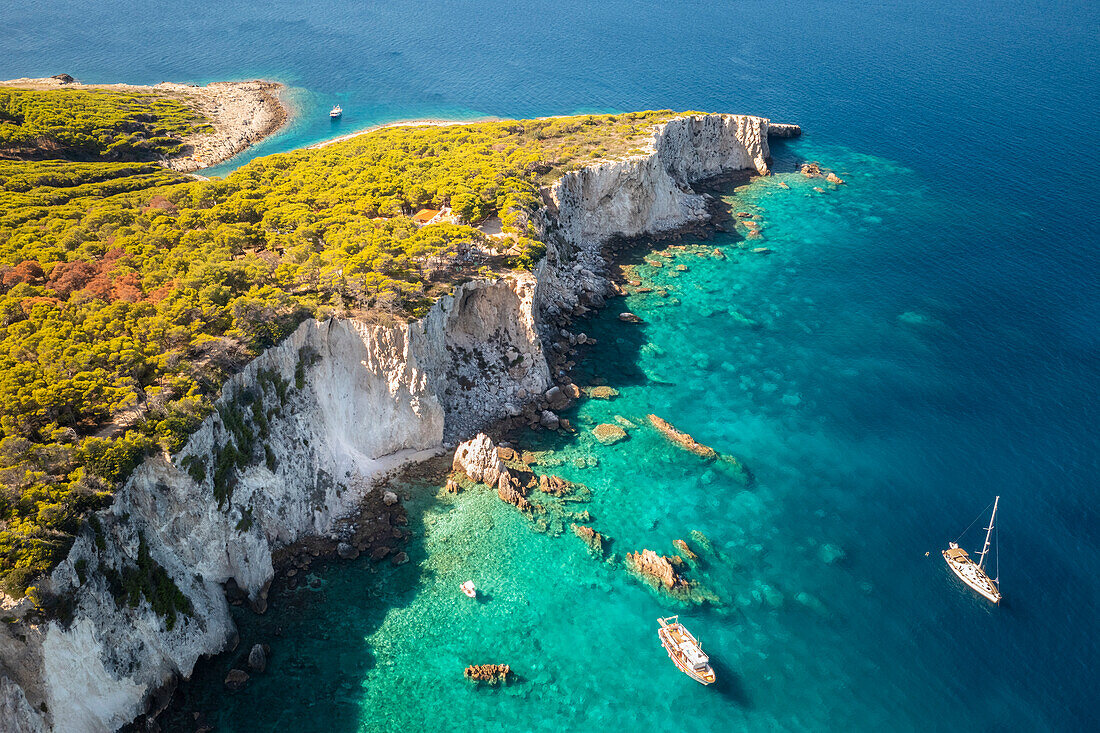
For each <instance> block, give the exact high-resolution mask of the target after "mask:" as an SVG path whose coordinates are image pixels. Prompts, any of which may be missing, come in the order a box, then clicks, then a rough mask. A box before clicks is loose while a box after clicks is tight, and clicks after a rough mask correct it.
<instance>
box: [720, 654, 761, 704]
mask: <svg viewBox="0 0 1100 733" xmlns="http://www.w3.org/2000/svg"><path fill="white" fill-rule="evenodd" d="M710 663H711V666H713V667H714V674H715V675H716V676H717V679H716V680H715V681H714V685H713V686H712V689H713V690H714V691H715V692H717V693H719V694H720V695H722V697H724V698H726V699H727V700H729V701H731V702H733V703H734V704H736V705H737V706H738V707H740V708H743V709H745V710H751V709H752V698H750V697H749V693H748V690H746V689H745V685H744V684H743V682H742V680H741V676H740V675H738V674H737V673H736V672H734V671H733V670H732V669H730V668H729V667H728V666H727V665H726V664H724V663H723V662H722V661H721V660H719V659H715V658H714V657H711V660H710Z"/></svg>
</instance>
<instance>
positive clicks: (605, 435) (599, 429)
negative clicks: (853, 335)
mask: <svg viewBox="0 0 1100 733" xmlns="http://www.w3.org/2000/svg"><path fill="white" fill-rule="evenodd" d="M592 434H593V435H595V436H596V440H598V441H600V442H601V443H603V444H604V445H614V444H615V443H618V442H619V441H622V440H626V431H625V430H623V429H622V428H620V427H619V426H618V425H612V424H611V423H601V424H600V425H597V426H596V427H594V428H593V429H592Z"/></svg>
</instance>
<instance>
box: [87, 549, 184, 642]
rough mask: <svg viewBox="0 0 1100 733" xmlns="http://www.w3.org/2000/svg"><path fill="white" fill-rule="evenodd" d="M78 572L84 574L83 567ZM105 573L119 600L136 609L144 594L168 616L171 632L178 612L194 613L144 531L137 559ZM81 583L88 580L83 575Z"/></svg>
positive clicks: (113, 593)
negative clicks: (152, 550)
mask: <svg viewBox="0 0 1100 733" xmlns="http://www.w3.org/2000/svg"><path fill="white" fill-rule="evenodd" d="M77 573H78V574H79V573H80V569H79V568H77ZM103 574H104V576H106V578H107V584H108V586H110V589H111V595H112V596H113V597H114V599H115V601H116V603H125V604H126V605H127V606H129V607H130V608H136V607H137V606H138V604H139V603H141V599H142V597H144V598H145V600H147V601H148V602H149V605H150V606H152V607H153V611H155V612H156V613H157V614H158V615H160V616H163V617H164V625H165V627H166V628H167V629H168V630H169V631H171V630H172V629H173V628H174V627H175V625H176V618H177V615H178V614H180V613H184V614H189V613H191V602H190V601H189V600H187V596H185V595H184V594H183V591H181V590H180V589H179V587H178V586H177V585H176V584H175V583H174V582H172V578H171V576H169V575H168V571H166V570H165V569H164V568H162V567H161V566H160V563H158V562H157V561H156V560H154V559H153V558H152V557H151V556H150V555H149V545H148V543H147V542H146V541H145V535H143V534H142V533H140V532H138V556H137V562H136V563H135V564H134V565H127V566H124V567H123V568H122V569H121V571H116V570H111V569H104V572H103ZM81 582H84V581H83V578H81Z"/></svg>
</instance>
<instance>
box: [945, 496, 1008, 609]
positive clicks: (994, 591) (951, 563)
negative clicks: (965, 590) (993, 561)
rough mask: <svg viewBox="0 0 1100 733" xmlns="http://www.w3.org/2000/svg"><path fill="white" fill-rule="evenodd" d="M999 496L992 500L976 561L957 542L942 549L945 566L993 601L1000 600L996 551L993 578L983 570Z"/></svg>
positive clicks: (999, 499) (997, 601) (998, 563)
mask: <svg viewBox="0 0 1100 733" xmlns="http://www.w3.org/2000/svg"><path fill="white" fill-rule="evenodd" d="M1000 501H1001V497H999V496H998V497H997V498H996V499H994V500H993V514H992V515H991V516H990V517H989V526H988V527H986V528H985V544H984V545H982V554H981V556H980V557H979V558H978V562H974V561H973V560H972V559H971V558H970V555H968V554H967V552H966V550H964V549H962V548H961V547H959V543H958V542H952V543H950V544H949V545H948V549H946V550H944V551H943V559H944V560H946V561H947V566H948V567H949V568H951V570H953V571H954V572H955V575H957V576H959V579H960V580H962V582H964V583H966V584H967V585H969V586H970V587H971V588H973V589H974V590H976V591H978V593H980V594H982V596H984V597H985V598H986V599H988V600H990V601H992V602H993V603H1000V602H1001V591H1000V589H999V588H998V587H997V583H998V581H999V580H1000V567H999V566H1000V563H1001V558H1000V554H999V553H998V556H997V565H998V568H997V573H996V576H997V577H994V578H990V577H989V574H988V573H986V571H985V557H986V555H987V554H988V553H989V537H990V535H992V534H993V520H995V519H996V518H997V504H998V503H1000Z"/></svg>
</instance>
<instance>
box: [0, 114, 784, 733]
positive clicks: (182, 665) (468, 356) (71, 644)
mask: <svg viewBox="0 0 1100 733" xmlns="http://www.w3.org/2000/svg"><path fill="white" fill-rule="evenodd" d="M768 126H769V122H768V120H766V119H763V118H754V117H743V116H735V115H692V116H686V117H681V118H676V119H673V120H672V121H670V122H668V123H666V124H664V125H661V126H659V127H658V128H657V129H656V131H655V133H654V139H653V143H652V144H651V146H650V148H649V149H648V150H646V151H643V153H641V154H638V155H633V156H630V157H628V158H626V159H624V160H620V161H613V162H600V163H598V164H596V165H594V166H591V167H589V168H584V169H581V170H578V171H573V172H570V173H567V174H566V175H565V176H563V178H562V179H560V180H558V181H557V182H556V183H555V184H554V185H553V187H552V188H551V189H550V190H549V191H547V192H546V198H547V199H549V201H550V202H551V205H550V206H548V207H547V209H546V211H544V212H543V214H542V218H541V220H540V221H539V222H538V225H539V227H540V228H541V230H542V232H543V239H544V241H546V243H547V254H546V257H545V258H544V259H543V260H542V261H541V262H540V263H539V265H538V267H537V268H536V270H535V272H534V273H530V274H528V273H507V274H504V275H503V276H501V277H498V278H497V279H493V280H488V281H475V282H472V283H469V284H467V285H464V286H460V287H458V288H456V290H455V293H454V294H453V295H449V296H445V297H443V298H441V299H440V300H439V301H438V302H437V303H436V305H435V306H434V307H433V308H432V309H431V311H430V312H429V314H428V315H427V316H425V317H424V319H422V320H421V321H418V322H415V323H413V324H407V325H399V326H394V327H380V326H368V325H366V324H361V323H357V322H349V321H337V320H330V321H326V322H316V321H311V322H307V323H305V324H303V325H302V327H300V328H299V329H298V331H296V332H295V333H294V334H293V335H292V336H291V337H290V338H288V339H287V341H286V342H284V343H283V344H280V345H279V346H277V347H275V348H273V349H271V350H269V351H268V352H266V353H265V354H264V355H262V356H261V357H260V358H258V359H257V360H256V361H255V362H253V363H252V364H250V365H249V366H248V367H246V369H245V370H243V371H242V372H241V373H240V374H238V375H237V376H236V377H234V378H233V379H231V380H230V382H229V383H227V384H226V386H225V388H224V389H223V395H222V397H221V398H220V399H219V407H220V410H219V413H218V414H215V415H213V416H211V418H208V420H207V421H206V422H205V423H204V424H203V426H202V427H201V428H200V429H199V431H198V432H197V433H196V434H195V435H194V436H193V437H192V439H191V440H190V441H189V443H188V444H187V445H186V446H185V447H184V448H183V449H182V450H181V451H180V453H179V454H178V455H177V456H175V457H173V459H172V460H167V459H163V458H161V459H150V460H149V461H147V462H146V464H145V465H143V466H142V467H140V468H139V469H138V471H137V472H135V474H134V476H133V478H132V479H131V480H130V481H129V482H128V484H127V486H126V487H125V489H124V490H123V491H122V492H120V494H119V497H118V499H116V502H115V505H114V506H113V507H111V508H110V509H108V510H106V511H105V512H102V513H101V514H102V515H103V517H102V520H100V523H101V524H102V526H103V529H102V530H101V531H99V532H93V531H92V530H91V529H87V530H86V531H85V532H83V533H82V534H81V536H80V537H79V538H78V540H77V543H76V545H74V548H73V551H72V553H71V555H70V558H69V559H68V560H66V561H65V562H64V563H62V565H61V566H59V567H58V569H57V570H56V571H55V572H54V573H53V574H52V576H51V577H50V578H49V579H48V583H47V584H46V585H48V587H49V590H51V591H52V592H54V593H56V594H57V595H59V596H60V595H63V594H65V593H71V594H72V597H73V598H74V606H73V608H72V609H71V613H72V615H71V617H70V618H69V619H68V620H67V623H65V622H62V621H58V620H52V621H38V622H36V621H34V620H33V619H32V617H31V615H30V614H28V609H26V608H23V609H6V610H5V613H10V614H13V616H14V618H15V621H14V622H13V623H11V624H6V625H5V626H9V627H12V628H7V629H4V630H3V631H0V662H2V664H0V712H11V715H10V716H6V717H5V719H7V720H13V721H16V723H15V724H14V727H13V730H16V731H40V730H74V731H100V730H114V729H117V728H119V727H121V726H122V725H124V724H126V723H127V722H129V721H130V720H132V719H133V718H134V717H135V716H137V715H141V714H150V713H151V714H153V715H155V713H156V712H157V708H160V707H163V705H164V704H166V702H165V696H164V690H166V689H170V688H171V687H172V686H174V684H175V680H176V679H178V678H179V677H183V678H186V677H188V676H189V675H190V673H191V670H192V669H193V668H194V665H195V663H196V662H197V661H198V660H199V658H200V657H203V656H208V655H211V654H216V653H218V652H220V651H222V650H223V649H226V648H227V647H228V646H230V645H231V642H232V640H233V638H234V634H235V631H234V629H233V624H232V621H231V619H230V618H229V614H228V611H227V609H228V604H229V603H232V602H237V603H242V604H244V603H247V604H249V605H250V606H251V607H252V608H253V609H254V610H256V611H257V612H263V610H264V609H265V607H266V602H267V600H266V599H267V593H268V591H269V589H270V587H271V583H272V581H273V579H275V578H276V577H277V576H278V577H279V578H280V580H279V581H277V582H286V583H288V584H289V583H291V582H292V581H294V579H295V577H296V576H297V574H298V572H297V571H300V570H301V569H302V568H301V563H303V562H305V563H307V564H308V563H310V562H314V561H316V560H318V559H321V558H323V557H338V558H341V559H348V560H350V559H353V558H354V557H356V556H358V555H359V554H364V553H369V554H370V556H371V557H372V558H374V559H375V560H377V561H383V560H386V559H387V557H388V558H389V560H388V561H390V562H394V563H399V561H400V556H401V555H403V554H404V553H402V552H401V551H400V550H397V549H396V546H397V545H398V544H399V543H400V542H401V541H403V540H404V539H405V537H406V532H407V531H406V530H405V529H404V528H403V527H404V524H405V523H407V518H406V517H405V515H404V510H403V509H401V508H400V503H399V501H397V498H398V497H396V495H395V494H394V495H393V500H392V501H390V494H389V493H387V492H386V491H385V489H384V487H385V486H386V480H387V478H392V477H393V476H394V475H395V472H397V471H400V470H402V468H403V467H406V466H408V465H409V464H410V463H418V462H421V461H424V460H425V459H428V458H430V457H432V456H439V455H440V454H441V453H444V452H446V451H447V450H448V449H451V448H453V447H454V446H455V444H456V443H457V442H458V441H459V440H461V439H464V438H468V437H469V436H471V435H474V434H476V433H477V431H479V430H481V429H486V428H488V429H490V430H491V432H492V433H493V434H497V433H498V431H500V432H506V431H509V430H514V429H516V428H520V427H525V426H532V427H533V426H541V427H543V428H547V429H561V430H566V431H568V430H570V429H571V428H572V426H570V425H568V423H567V422H565V421H563V420H561V418H560V417H559V416H558V415H557V412H556V411H559V410H561V409H564V407H565V406H567V405H568V404H569V403H570V402H571V401H572V400H574V399H577V398H579V397H580V390H579V389H578V388H577V387H576V385H573V383H572V381H571V380H570V378H569V371H570V369H571V368H572V366H573V364H574V362H575V358H576V348H577V346H578V345H580V346H583V345H584V343H585V342H586V341H588V339H587V338H586V337H585V338H582V337H583V334H581V335H576V334H572V333H571V332H570V331H569V330H568V327H569V325H570V323H571V321H572V320H573V319H574V318H575V317H577V316H580V315H583V314H585V313H587V312H589V311H590V310H593V309H598V308H601V307H603V306H604V305H605V304H606V301H607V299H608V298H610V297H613V296H615V295H617V294H619V293H621V292H622V291H621V288H620V287H619V286H618V285H617V284H616V283H615V282H614V280H615V277H614V275H613V268H612V265H611V263H610V261H609V258H613V257H614V256H615V253H616V252H621V251H625V250H627V249H629V248H630V247H632V246H634V243H635V242H637V241H638V238H639V237H642V236H645V237H654V236H667V237H670V238H675V237H679V236H683V235H684V234H687V233H700V232H703V231H705V230H706V229H707V228H708V227H709V226H710V225H711V223H712V221H713V218H714V215H715V212H716V210H717V208H718V207H717V203H716V201H715V200H714V199H713V197H708V196H706V195H703V194H699V193H696V192H695V191H694V190H693V189H692V186H694V185H698V184H700V183H702V182H704V181H713V180H715V179H716V178H717V177H720V176H725V175H730V174H733V175H743V173H741V172H742V171H745V170H746V169H747V170H750V171H752V172H753V173H755V174H767V172H768V168H767V161H768V158H769V150H768V146H767V137H768ZM787 132H789V131H787ZM303 363H304V364H305V365H306V366H305V367H304V368H303V367H302V364H303ZM292 380H293V383H294V384H295V389H293V390H291V389H289V388H288V387H287V386H286V384H287V383H290V382H291V381H292ZM279 385H283V386H282V388H281V390H280V387H279ZM276 393H279V394H280V395H281V394H283V393H289V397H283V398H281V399H282V400H283V405H282V408H281V410H282V417H281V418H279V420H278V421H276V422H277V424H276V422H273V424H272V426H271V431H272V438H271V442H272V444H273V445H274V446H275V450H274V453H273V455H274V460H272V461H269V465H268V466H266V467H264V466H257V467H255V468H249V469H247V470H244V471H242V472H241V475H240V476H238V477H237V478H236V479H235V481H236V483H235V490H234V491H233V494H232V502H231V504H230V505H229V507H228V508H227V509H224V508H223V507H222V505H221V502H220V501H217V500H216V496H217V491H216V490H217V487H216V485H215V484H214V482H213V480H212V479H211V477H209V476H205V477H203V478H202V479H201V480H200V479H199V478H198V477H197V475H196V474H195V472H193V471H191V470H189V469H188V468H187V467H186V465H187V464H186V461H187V459H188V457H189V456H195V457H196V460H205V457H207V456H217V455H218V452H219V451H220V450H221V447H222V446H224V445H225V444H226V443H227V441H228V440H229V439H230V437H231V433H232V426H231V425H230V424H229V423H231V422H232V421H227V419H226V417H225V413H226V411H231V410H232V409H234V405H235V404H238V403H239V401H240V399H242V397H243V396H245V395H246V394H251V395H252V399H257V398H259V399H264V400H265V401H267V400H271V399H276V398H275V396H274V395H275V394H276ZM563 423H564V424H563ZM491 446H492V444H491V443H490V447H491ZM487 456H488V454H487ZM455 461H456V462H458V461H459V459H458V457H457V456H456V457H455ZM498 462H499V463H498ZM485 465H486V466H488V468H487V469H485V470H487V471H488V473H489V475H488V476H486V475H485V470H482V473H481V477H480V478H479V479H476V480H481V481H484V482H485V483H490V484H493V485H494V486H495V487H496V488H497V489H498V493H500V494H501V498H502V499H504V500H506V501H510V502H511V503H514V504H516V505H517V507H518V508H520V509H521V510H523V509H524V507H523V506H522V504H523V503H524V502H526V501H527V500H526V498H525V493H526V491H527V489H528V487H527V486H524V485H522V484H519V482H518V481H517V480H515V478H514V477H512V476H511V472H510V471H509V470H508V468H507V466H506V465H505V464H504V461H502V460H501V459H500V458H499V455H498V454H497V452H496V451H495V449H494V450H493V452H492V457H491V459H490V458H488V457H486V462H485ZM272 466H274V468H273V467H272ZM494 469H495V471H494ZM494 473H495V476H494V475H493V474H494ZM471 478H473V477H472V476H471ZM485 479H489V480H487V481H486V480H485ZM547 493H551V492H547ZM513 495H514V496H513ZM357 511H358V512H361V513H360V514H359V515H358V519H353V520H351V521H349V520H348V519H347V517H348V516H349V515H354V514H355V513H356V512H357ZM379 517H383V518H384V521H380V520H379V519H378V518H379ZM402 518H405V521H402ZM578 527H579V528H580V529H579V530H576V529H575V530H574V532H575V533H576V534H577V535H578V537H580V538H581V539H582V540H584V541H585V542H586V543H588V544H589V545H590V546H592V545H593V544H595V543H594V542H593V540H595V539H597V538H598V539H600V540H601V541H602V538H600V537H599V535H598V533H596V534H595V537H592V536H589V533H588V532H587V531H586V530H587V529H589V528H587V527H584V526H583V523H581V524H579V525H578ZM101 533H102V534H105V535H106V536H107V537H109V539H110V542H108V543H104V542H103V541H102V540H101ZM146 541H148V545H149V548H150V550H149V552H150V553H151V555H152V557H153V559H154V560H155V561H156V562H157V563H159V564H160V566H162V567H163V568H165V570H166V572H167V574H168V576H170V577H171V578H172V579H173V580H174V581H175V582H176V583H177V585H178V586H179V590H180V591H181V592H182V594H183V595H184V596H186V598H187V599H188V603H189V609H190V610H189V612H188V613H185V614H183V615H182V616H181V621H180V623H179V625H177V626H176V627H175V628H172V627H168V628H165V620H164V619H163V618H162V617H161V616H159V615H158V614H157V613H156V612H155V611H154V610H153V609H152V608H150V607H148V606H147V604H145V603H144V602H142V603H140V604H139V605H138V607H137V608H132V609H123V608H119V607H118V606H117V605H116V604H115V602H114V601H113V600H112V599H111V598H110V593H109V587H108V586H109V583H108V582H107V581H106V580H105V579H104V578H105V576H104V574H105V573H106V574H107V575H109V574H110V573H111V572H115V571H113V570H112V568H118V567H124V566H125V564H126V563H127V562H130V560H128V558H130V557H133V556H134V555H135V553H136V549H135V548H136V547H137V546H138V544H139V542H140V543H145V542H146ZM104 545H106V547H107V549H106V550H104V549H102V548H103V547H104ZM594 549H595V548H594ZM375 555H379V557H375ZM311 558H312V559H311ZM406 558H407V556H406ZM81 567H83V568H85V569H86V570H85V572H86V573H87V574H88V576H87V578H86V579H85V577H83V574H82V573H81V572H79V570H78V568H81ZM78 576H79V577H78ZM24 617H26V618H24ZM16 627H18V629H19V630H18V632H16V631H14V629H15V628H16ZM152 650H155V652H153V651H152ZM242 671H243V670H242Z"/></svg>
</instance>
